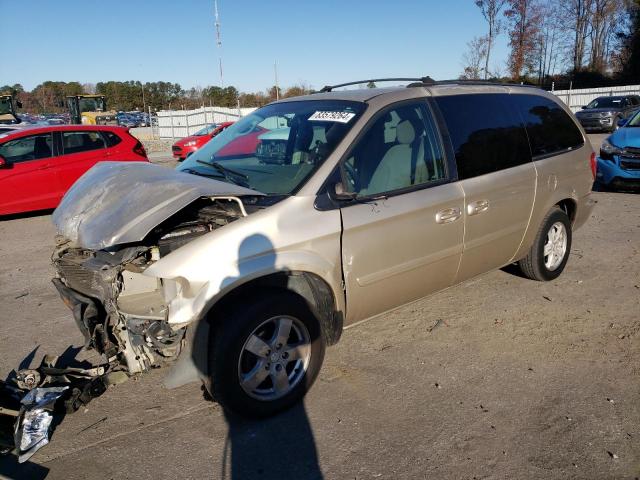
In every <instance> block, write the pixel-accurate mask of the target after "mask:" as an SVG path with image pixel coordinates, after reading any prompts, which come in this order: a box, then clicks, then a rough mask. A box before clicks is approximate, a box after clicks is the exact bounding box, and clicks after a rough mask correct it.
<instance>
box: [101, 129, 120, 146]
mask: <svg viewBox="0 0 640 480" xmlns="http://www.w3.org/2000/svg"><path fill="white" fill-rule="evenodd" d="M102 136H103V137H104V140H105V141H106V142H107V147H113V146H115V145H117V144H119V143H120V142H121V141H122V139H121V138H120V137H119V136H118V135H116V134H115V133H113V132H108V131H105V132H102Z"/></svg>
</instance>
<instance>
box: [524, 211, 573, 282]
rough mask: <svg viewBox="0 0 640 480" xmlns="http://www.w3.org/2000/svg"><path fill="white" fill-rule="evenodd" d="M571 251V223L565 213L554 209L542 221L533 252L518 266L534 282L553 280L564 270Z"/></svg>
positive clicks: (532, 247)
mask: <svg viewBox="0 0 640 480" xmlns="http://www.w3.org/2000/svg"><path fill="white" fill-rule="evenodd" d="M570 251H571V222H570V220H569V217H567V214H566V213H565V212H564V211H562V210H561V209H560V208H558V207H554V208H553V209H551V210H550V211H549V213H547V215H546V216H545V218H544V220H543V221H542V225H541V226H540V229H539V230H538V233H537V235H536V238H535V240H534V242H533V245H532V246H531V250H529V253H528V254H527V256H526V257H525V258H523V259H522V260H520V261H519V262H518V265H519V267H520V270H521V271H522V273H524V275H525V276H527V277H528V278H530V279H532V280H538V281H549V280H553V279H555V278H558V277H559V276H560V274H561V273H562V271H563V270H564V267H565V266H566V264H567V261H568V260H569V252H570Z"/></svg>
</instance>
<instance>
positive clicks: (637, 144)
mask: <svg viewBox="0 0 640 480" xmlns="http://www.w3.org/2000/svg"><path fill="white" fill-rule="evenodd" d="M596 183H597V185H598V186H599V187H603V188H611V189H615V190H626V189H633V190H640V111H637V112H636V113H635V114H634V115H633V116H632V117H631V118H629V119H628V120H623V121H621V125H620V128H619V129H618V130H617V131H616V132H614V133H613V134H612V135H611V136H609V137H608V138H607V139H605V140H604V141H603V142H602V145H601V146H600V156H599V157H598V171H597V174H596Z"/></svg>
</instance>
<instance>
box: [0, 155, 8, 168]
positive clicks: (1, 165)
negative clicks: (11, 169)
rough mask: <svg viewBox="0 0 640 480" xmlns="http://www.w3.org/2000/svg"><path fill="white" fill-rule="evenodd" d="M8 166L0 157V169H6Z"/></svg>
mask: <svg viewBox="0 0 640 480" xmlns="http://www.w3.org/2000/svg"><path fill="white" fill-rule="evenodd" d="M8 166H9V163H8V162H7V159H6V158H4V157H3V156H2V155H0V168H7V167H8Z"/></svg>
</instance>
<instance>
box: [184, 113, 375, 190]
mask: <svg viewBox="0 0 640 480" xmlns="http://www.w3.org/2000/svg"><path fill="white" fill-rule="evenodd" d="M364 109H365V104H364V103H361V102H351V101H343V100H307V101H299V102H286V103H276V104H273V105H267V106H266V107H263V108H260V109H258V110H256V111H255V112H253V113H252V114H250V115H248V116H246V117H243V118H241V119H240V120H239V121H237V122H236V123H234V124H233V125H231V126H230V127H229V128H227V129H225V130H223V131H222V132H221V133H220V134H218V135H216V136H215V137H213V139H212V140H211V141H209V142H208V143H207V144H206V145H205V146H204V147H202V148H201V149H200V150H198V151H196V152H195V153H193V154H192V155H190V156H189V157H188V158H187V159H186V160H185V161H184V162H183V163H182V164H181V165H179V166H178V167H177V169H178V170H181V171H186V172H188V173H194V174H198V175H204V176H210V177H213V178H216V179H220V180H223V181H229V182H232V183H233V182H241V183H240V184H242V185H244V186H248V187H249V188H252V189H254V190H257V191H259V192H262V193H266V194H268V195H290V194H292V193H293V192H295V191H296V190H297V189H298V188H300V187H301V186H302V185H303V184H304V182H305V181H306V180H307V178H309V176H310V175H311V174H312V173H313V172H314V171H315V170H316V169H317V168H318V167H319V166H320V165H321V164H322V162H324V160H325V159H326V158H327V157H328V156H329V155H330V154H331V152H333V150H334V148H335V147H336V146H337V145H338V143H339V142H340V141H341V140H342V139H343V138H344V136H345V135H346V133H347V132H348V131H349V130H350V129H351V127H352V126H353V124H354V123H355V122H356V120H357V119H358V117H359V116H360V114H362V112H363V111H364Z"/></svg>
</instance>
